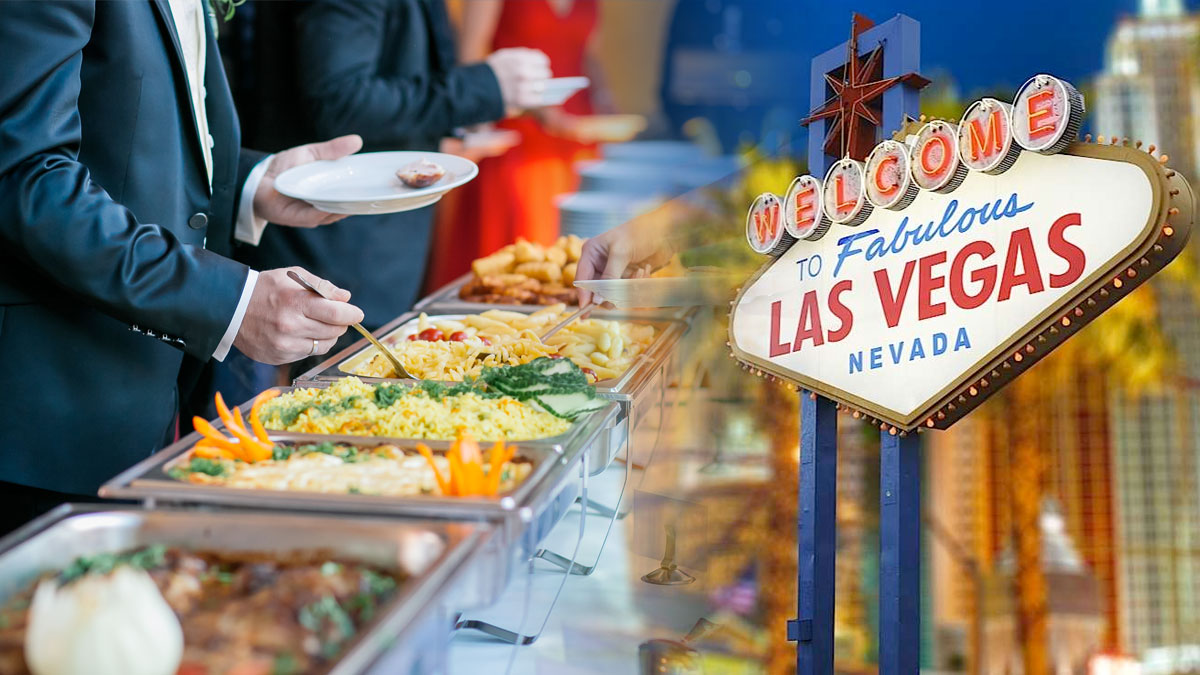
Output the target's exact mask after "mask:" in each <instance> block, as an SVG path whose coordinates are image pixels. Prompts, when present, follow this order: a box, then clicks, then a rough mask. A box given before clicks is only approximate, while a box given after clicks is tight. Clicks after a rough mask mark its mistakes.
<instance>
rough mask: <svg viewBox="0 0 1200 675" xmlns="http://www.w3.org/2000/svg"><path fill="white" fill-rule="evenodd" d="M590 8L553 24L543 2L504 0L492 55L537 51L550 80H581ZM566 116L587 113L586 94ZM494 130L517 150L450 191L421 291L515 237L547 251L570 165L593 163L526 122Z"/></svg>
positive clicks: (580, 147)
mask: <svg viewBox="0 0 1200 675" xmlns="http://www.w3.org/2000/svg"><path fill="white" fill-rule="evenodd" d="M596 18H597V10H596V0H575V2H574V3H573V4H572V6H571V9H570V11H568V12H567V13H566V14H565V15H563V16H559V15H558V14H556V13H555V12H554V9H553V8H552V7H551V6H550V3H549V2H547V0H506V2H505V3H504V5H503V8H502V9H501V12H500V19H499V21H498V23H497V25H496V34H495V37H494V38H493V40H492V50H493V51H494V50H497V49H505V48H508V47H529V48H532V49H540V50H541V51H543V52H545V53H546V56H548V57H549V58H550V71H551V72H552V73H553V74H554V77H570V76H575V75H583V74H584V72H583V71H584V67H583V65H584V51H585V49H586V47H587V43H588V40H589V39H590V38H591V34H592V31H593V30H594V29H595V27H596ZM563 108H564V109H566V111H567V112H569V113H572V114H576V115H587V114H590V113H591V112H592V104H591V100H590V98H589V97H588V95H587V90H586V89H585V90H583V91H581V92H579V93H578V94H576V95H574V96H572V97H571V98H570V99H569V100H567V102H566V103H565V104H564V105H563ZM497 126H499V127H502V128H505V129H513V130H515V131H517V132H518V133H520V134H521V143H520V145H518V146H516V147H514V148H512V149H511V150H509V151H508V152H506V153H505V154H503V155H501V156H499V157H492V158H488V159H485V160H483V161H482V162H480V163H479V176H478V177H476V178H475V180H473V181H471V182H470V183H468V184H466V185H464V186H463V187H461V188H459V189H457V190H454V191H452V192H451V193H450V194H448V195H446V197H445V198H444V199H443V200H442V201H443V203H442V204H441V205H439V208H438V226H437V232H436V234H435V240H434V247H433V254H432V260H431V261H430V266H429V278H428V284H427V286H428V287H429V288H430V289H433V288H437V287H439V286H441V285H443V284H445V283H448V282H449V281H451V280H452V279H454V278H455V277H458V276H460V275H462V274H464V273H465V272H467V271H468V270H470V266H471V261H472V260H474V259H475V258H478V257H481V256H484V255H487V254H489V253H491V252H493V251H495V250H496V249H498V248H500V247H502V246H504V245H506V244H511V243H512V242H514V241H516V239H517V237H524V238H525V239H528V240H530V241H535V242H539V243H542V244H551V243H553V242H554V240H555V239H557V238H558V207H557V206H555V198H556V197H557V196H558V195H560V194H563V193H566V192H573V191H574V190H575V189H576V186H577V184H578V176H577V175H576V174H575V170H574V168H573V166H574V164H575V162H577V161H579V160H581V159H588V158H590V157H594V156H595V148H594V146H592V145H588V144H583V143H577V142H575V141H570V140H566V139H562V138H557V137H555V136H551V135H550V134H548V133H546V132H545V131H544V130H543V129H542V127H541V125H540V124H539V123H538V122H537V121H536V120H535V119H534V118H533V117H531V116H528V115H524V116H521V117H517V118H514V119H509V120H504V121H503V122H500V123H499V124H498V125H497Z"/></svg>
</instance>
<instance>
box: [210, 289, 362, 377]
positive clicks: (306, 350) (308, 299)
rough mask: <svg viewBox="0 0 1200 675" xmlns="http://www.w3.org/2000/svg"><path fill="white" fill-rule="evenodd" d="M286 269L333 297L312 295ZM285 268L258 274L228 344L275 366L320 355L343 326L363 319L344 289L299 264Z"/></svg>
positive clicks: (329, 345)
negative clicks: (240, 318)
mask: <svg viewBox="0 0 1200 675" xmlns="http://www.w3.org/2000/svg"><path fill="white" fill-rule="evenodd" d="M288 269H290V270H294V271H295V272H296V273H297V274H299V275H300V276H302V277H304V279H305V280H306V281H308V283H310V284H312V285H313V286H314V287H315V288H317V289H318V290H320V291H321V292H322V293H324V294H325V295H326V296H327V297H330V298H334V300H326V299H325V298H320V297H317V296H316V295H315V294H314V293H313V292H312V291H309V290H307V289H305V288H304V287H303V286H301V285H300V284H298V283H296V282H295V281H292V280H291V279H289V278H288V276H287V273H288ZM288 269H278V270H268V271H266V272H260V273H259V275H258V282H257V283H255V284H254V292H253V293H252V294H251V295H250V304H249V305H248V306H247V307H246V316H245V317H244V318H243V319H242V326H241V328H240V329H239V330H238V334H237V337H236V338H234V340H233V346H235V347H237V348H238V350H239V351H241V352H242V353H243V354H245V355H246V356H249V357H250V358H252V359H254V360H255V361H261V362H262V363H270V364H274V365H278V364H280V363H291V362H292V361H299V360H300V359H302V358H305V357H307V356H312V355H314V354H324V353H325V352H327V351H329V350H330V349H331V348H332V347H333V345H334V343H336V342H337V339H338V338H339V337H341V335H342V333H345V332H346V327H347V326H349V325H350V324H352V323H355V322H359V321H362V320H363V313H362V310H361V309H359V308H357V307H355V306H354V305H351V304H350V303H349V300H350V292H349V291H346V290H342V289H340V288H337V287H336V286H334V285H333V284H331V283H329V282H328V281H325V280H324V279H321V278H319V277H317V276H315V275H313V274H310V273H308V272H306V271H304V270H303V269H301V268H299V267H291V268H288ZM314 340H315V341H316V343H315V344H314V342H313V341H314Z"/></svg>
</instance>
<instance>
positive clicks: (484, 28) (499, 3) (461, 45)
mask: <svg viewBox="0 0 1200 675" xmlns="http://www.w3.org/2000/svg"><path fill="white" fill-rule="evenodd" d="M502 9H504V7H503V0H471V2H468V3H467V5H466V7H464V8H463V17H462V29H461V30H460V31H459V36H458V60H459V61H461V62H463V63H475V62H476V61H482V60H484V59H486V58H487V56H488V54H491V53H492V40H493V39H494V38H495V37H496V26H497V25H498V24H499V23H500V11H501V10H502Z"/></svg>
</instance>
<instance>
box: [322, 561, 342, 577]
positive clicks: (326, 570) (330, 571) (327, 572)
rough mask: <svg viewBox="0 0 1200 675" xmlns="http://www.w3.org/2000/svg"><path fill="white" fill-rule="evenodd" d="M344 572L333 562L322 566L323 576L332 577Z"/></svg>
mask: <svg viewBox="0 0 1200 675" xmlns="http://www.w3.org/2000/svg"><path fill="white" fill-rule="evenodd" d="M341 571H342V566H341V565H340V564H339V563H335V562H333V561H332V560H330V561H328V562H326V563H324V564H322V565H321V576H326V577H331V576H333V575H335V574H337V573H338V572H341Z"/></svg>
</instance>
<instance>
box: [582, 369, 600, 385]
mask: <svg viewBox="0 0 1200 675" xmlns="http://www.w3.org/2000/svg"><path fill="white" fill-rule="evenodd" d="M580 370H582V371H583V374H584V375H587V376H588V377H589V378H591V380H592V382H595V381H596V380H599V379H600V377H599V376H598V375H596V371H594V370H592V369H591V368H580Z"/></svg>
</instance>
